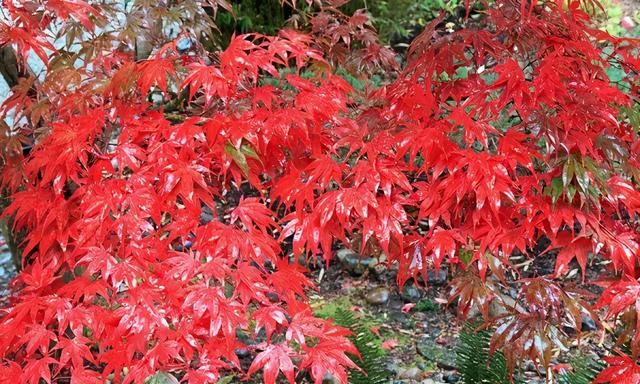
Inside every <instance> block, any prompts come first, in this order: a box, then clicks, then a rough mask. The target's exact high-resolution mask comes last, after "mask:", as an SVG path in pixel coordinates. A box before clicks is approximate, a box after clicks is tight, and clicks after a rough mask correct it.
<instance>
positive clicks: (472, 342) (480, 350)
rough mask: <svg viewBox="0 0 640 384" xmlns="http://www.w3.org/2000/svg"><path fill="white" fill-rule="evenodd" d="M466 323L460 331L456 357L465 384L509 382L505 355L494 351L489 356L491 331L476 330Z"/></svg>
mask: <svg viewBox="0 0 640 384" xmlns="http://www.w3.org/2000/svg"><path fill="white" fill-rule="evenodd" d="M474 328H475V327H474V326H473V325H471V324H466V325H465V326H464V328H463V329H462V332H460V340H459V343H458V348H457V350H456V354H457V356H456V359H457V363H458V369H459V372H460V377H461V378H462V382H463V383H465V384H481V383H487V384H509V383H511V380H510V379H509V369H508V367H507V362H506V360H505V358H504V355H503V354H502V353H501V352H494V353H493V355H491V358H489V341H490V339H491V331H489V330H483V331H475V330H474Z"/></svg>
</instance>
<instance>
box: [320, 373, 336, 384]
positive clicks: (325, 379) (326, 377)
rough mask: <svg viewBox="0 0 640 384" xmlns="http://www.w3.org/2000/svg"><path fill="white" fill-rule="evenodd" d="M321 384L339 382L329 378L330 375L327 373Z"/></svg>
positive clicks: (331, 377)
mask: <svg viewBox="0 0 640 384" xmlns="http://www.w3.org/2000/svg"><path fill="white" fill-rule="evenodd" d="M322 384H340V381H338V379H336V378H335V377H333V376H331V374H330V373H327V374H326V375H325V376H324V379H323V380H322Z"/></svg>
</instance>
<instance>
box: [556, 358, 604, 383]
mask: <svg viewBox="0 0 640 384" xmlns="http://www.w3.org/2000/svg"><path fill="white" fill-rule="evenodd" d="M570 363H571V367H572V370H571V371H569V372H567V373H563V374H561V375H560V377H559V378H558V383H559V384H590V383H592V382H593V381H594V380H595V378H596V376H598V373H600V371H602V370H603V369H604V365H603V364H602V363H601V362H598V361H595V360H593V359H591V358H580V357H577V358H575V359H573V360H571V362H570Z"/></svg>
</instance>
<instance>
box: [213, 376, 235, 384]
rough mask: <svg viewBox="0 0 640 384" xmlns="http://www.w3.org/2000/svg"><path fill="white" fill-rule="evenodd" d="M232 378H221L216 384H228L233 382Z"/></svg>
mask: <svg viewBox="0 0 640 384" xmlns="http://www.w3.org/2000/svg"><path fill="white" fill-rule="evenodd" d="M233 378H234V376H225V377H221V378H220V380H218V383H217V384H229V383H230V382H232V381H233Z"/></svg>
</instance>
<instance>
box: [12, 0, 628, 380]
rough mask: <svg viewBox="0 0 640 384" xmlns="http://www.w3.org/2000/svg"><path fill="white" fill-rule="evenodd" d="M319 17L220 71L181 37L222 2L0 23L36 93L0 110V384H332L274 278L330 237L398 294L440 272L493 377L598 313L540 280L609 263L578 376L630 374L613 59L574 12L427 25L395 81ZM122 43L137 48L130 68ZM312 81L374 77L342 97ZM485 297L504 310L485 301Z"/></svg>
mask: <svg viewBox="0 0 640 384" xmlns="http://www.w3.org/2000/svg"><path fill="white" fill-rule="evenodd" d="M341 3H343V1H324V2H320V1H308V4H309V6H312V5H313V6H316V8H317V10H318V13H317V14H316V15H315V16H313V17H312V18H311V20H310V23H309V27H308V28H307V29H306V32H301V31H295V30H292V29H284V30H282V31H281V32H280V33H279V34H278V35H277V36H265V35H260V34H248V35H240V36H234V37H233V38H232V39H231V41H230V43H229V45H228V47H226V48H225V49H224V50H221V51H210V50H208V49H205V46H204V44H203V40H205V41H206V40H207V38H208V36H209V34H210V31H211V30H212V24H211V23H212V17H211V16H212V14H215V12H218V11H220V12H222V11H224V10H229V9H230V7H229V4H228V3H227V2H226V1H224V0H210V1H209V2H206V3H201V2H199V1H195V0H185V1H182V2H179V3H178V4H175V5H173V6H170V5H166V6H162V5H159V6H155V7H152V6H150V5H148V4H146V3H145V2H134V6H133V7H132V8H130V9H129V8H125V9H123V8H119V6H118V5H117V4H115V5H114V4H103V3H100V4H89V3H85V2H83V1H81V0H55V1H54V0H22V1H15V2H6V3H3V5H4V6H5V8H4V11H5V12H6V13H7V15H8V17H7V18H6V20H4V19H3V20H0V43H2V44H11V45H13V46H14V47H15V50H16V52H17V56H18V57H19V60H20V62H21V64H22V65H26V61H27V57H28V55H29V54H31V55H35V56H37V57H39V58H40V59H41V60H42V61H43V62H44V63H45V64H46V68H47V73H46V75H45V76H44V77H43V78H40V77H37V76H31V77H27V78H22V79H20V81H19V83H18V84H17V85H16V86H14V87H13V89H12V92H13V93H12V95H11V97H10V98H9V99H8V100H7V101H6V102H5V103H4V105H3V107H2V113H3V116H4V117H7V116H9V115H10V116H12V121H13V124H11V125H6V126H4V127H3V128H4V132H3V135H2V137H1V138H0V140H1V141H2V142H1V143H0V144H1V148H2V151H3V152H2V159H3V169H2V172H3V178H2V180H3V186H4V188H6V189H7V190H9V191H11V193H12V195H11V198H12V203H11V205H10V206H9V207H8V208H7V209H6V210H5V212H4V215H6V216H11V217H12V218H13V220H14V221H15V223H16V228H26V229H27V233H28V234H27V237H26V240H25V242H24V245H23V260H22V264H23V267H24V270H23V271H22V272H21V273H20V274H19V275H18V277H17V278H16V279H15V281H14V283H13V284H14V287H15V290H16V295H15V296H14V297H12V298H11V302H10V304H9V306H8V307H6V308H3V309H2V314H1V315H0V316H1V318H0V356H1V357H2V365H0V378H2V379H5V378H6V380H8V381H7V382H10V381H15V380H16V379H18V380H20V382H25V383H38V382H40V381H41V380H44V381H45V382H47V383H50V382H55V381H57V380H69V381H70V382H71V383H99V382H104V381H105V380H106V379H109V380H111V381H112V382H122V383H133V382H136V383H137V382H143V381H144V380H145V379H146V378H148V377H150V376H152V375H154V374H155V373H156V372H167V373H172V374H175V375H176V376H177V377H180V378H181V379H182V380H184V381H186V382H189V383H215V382H217V381H218V380H219V378H220V377H221V376H222V375H223V374H224V372H227V371H236V372H241V371H242V369H241V366H240V361H239V359H238V357H237V355H236V350H238V349H240V348H248V349H250V350H251V351H253V352H255V357H254V359H253V362H252V364H251V365H250V367H249V369H248V371H247V372H246V374H247V375H253V374H255V373H256V372H258V371H262V373H263V379H264V381H265V382H266V383H267V384H270V383H274V382H276V379H277V378H278V377H282V378H284V379H286V380H288V381H289V382H293V381H294V380H295V375H296V374H298V375H300V374H303V373H302V372H304V371H308V372H309V374H310V375H311V377H312V379H313V381H315V382H316V383H319V382H321V381H322V380H323V378H324V377H325V375H326V374H331V375H333V376H334V377H335V378H336V379H338V380H339V381H341V382H346V380H347V379H346V378H347V371H346V370H347V369H349V368H355V367H356V365H355V364H354V362H353V361H351V360H350V359H349V358H348V357H347V353H348V354H354V355H357V351H356V349H355V347H354V346H353V345H352V344H351V342H350V341H349V340H348V339H347V336H348V335H349V332H348V331H346V330H345V329H343V328H340V327H338V326H335V325H334V324H332V323H331V322H330V321H325V320H321V319H318V318H316V317H314V316H313V314H312V312H311V310H310V307H309V305H308V304H307V301H306V290H307V289H310V288H313V286H314V284H313V283H312V281H310V280H309V278H308V277H307V276H306V275H305V274H304V270H303V268H302V267H301V266H300V265H298V263H296V262H292V261H290V258H289V255H290V254H293V255H294V256H295V257H294V259H297V256H299V255H301V254H306V255H309V256H316V257H320V256H322V258H323V260H324V262H326V263H329V262H330V260H331V257H332V249H333V246H334V244H335V243H336V242H342V243H344V244H351V243H352V242H353V243H354V244H355V243H358V244H359V245H358V248H359V250H360V251H363V252H364V250H366V249H369V248H370V247H377V248H379V249H380V250H381V251H382V252H384V253H385V254H386V255H387V261H388V263H389V265H392V264H397V266H398V274H397V276H398V283H399V284H400V285H403V284H405V283H406V282H407V281H408V280H409V279H414V280H415V281H419V280H420V278H421V277H422V279H423V280H424V281H426V280H427V279H426V274H427V272H428V271H429V270H431V269H438V268H440V267H441V266H442V265H443V264H445V263H446V264H447V265H448V266H449V267H450V268H451V269H452V270H455V271H456V276H455V279H454V280H453V282H452V287H453V290H452V297H451V299H452V301H454V300H457V301H458V308H459V310H460V312H461V314H462V315H464V314H465V313H466V312H467V311H468V310H469V309H470V308H471V307H472V306H477V307H479V309H480V312H481V313H482V315H483V316H484V317H485V320H487V321H488V322H490V323H491V324H495V325H497V331H496V333H495V335H494V337H493V339H492V349H501V350H503V352H504V353H505V357H507V359H508V360H509V362H510V364H511V365H513V364H514V363H515V362H516V361H517V360H518V359H519V358H521V357H529V358H532V359H533V360H534V361H537V362H539V363H540V364H543V365H545V366H548V365H549V364H551V358H550V356H551V351H552V349H553V348H554V347H556V346H559V345H561V344H563V343H564V340H563V339H564V338H566V337H568V335H566V334H565V333H564V332H563V330H562V325H563V324H564V323H569V324H572V325H573V326H574V327H576V328H578V329H579V328H580V322H581V316H582V315H583V314H588V315H589V316H592V317H594V318H596V317H597V316H598V313H597V312H595V311H594V310H593V308H592V307H591V306H590V305H589V304H588V302H586V301H585V300H584V299H583V298H584V295H582V293H581V291H579V290H577V289H570V288H568V287H567V286H565V284H562V281H561V280H562V279H561V278H562V277H563V276H565V275H567V273H568V272H569V271H570V269H572V267H571V263H573V262H574V260H575V262H576V263H577V265H578V267H579V270H580V272H581V274H582V279H583V280H585V279H586V277H587V275H586V271H587V270H588V269H590V268H591V265H592V263H593V260H594V259H605V260H609V261H610V262H611V263H610V267H611V272H612V276H613V277H614V278H615V279H614V280H613V283H611V284H610V285H608V286H607V287H606V289H605V293H604V294H603V295H602V297H601V299H600V300H599V302H598V303H597V306H599V307H606V309H607V311H606V313H605V318H606V319H610V318H613V317H615V316H618V315H621V314H622V315H624V316H623V320H625V321H624V324H626V325H627V331H626V332H624V333H623V338H622V339H621V342H624V341H626V340H630V341H631V345H632V353H631V356H626V355H624V354H621V355H620V356H617V357H612V358H610V359H609V363H610V364H611V367H609V368H607V370H605V371H604V372H603V373H602V374H601V376H600V379H599V380H601V381H603V382H606V381H611V382H616V380H620V378H621V377H623V376H625V375H627V373H628V372H633V374H636V373H637V372H638V371H640V368H639V367H638V366H636V359H635V358H636V355H637V352H638V346H639V345H640V344H639V343H640V336H638V333H637V329H638V327H637V324H638V320H637V319H638V318H639V315H638V314H637V300H638V278H639V277H640V275H639V273H640V271H639V268H638V257H637V256H638V253H639V252H640V245H639V242H640V234H639V233H638V227H637V225H638V217H639V215H640V192H639V191H638V181H639V177H640V172H639V171H638V170H639V167H640V163H639V162H638V161H639V159H638V156H639V154H640V144H639V143H640V141H639V140H638V137H637V135H638V133H639V132H638V130H639V129H640V127H639V126H638V118H637V114H636V115H634V113H637V112H634V108H637V107H638V89H639V85H640V83H639V81H640V79H639V77H638V73H639V72H640V60H639V59H638V49H640V45H639V44H638V42H637V41H635V40H632V39H622V38H614V37H612V36H610V35H608V34H607V33H605V32H602V31H600V30H598V29H596V28H594V27H592V26H591V24H590V21H589V17H588V15H587V13H586V12H585V11H584V10H583V9H582V8H583V7H584V6H592V7H593V6H597V4H596V3H591V2H587V3H582V4H581V3H580V2H578V1H573V0H571V1H566V2H563V1H557V2H554V1H538V2H536V1H533V2H524V1H522V2H521V1H517V0H498V1H496V2H495V4H485V10H484V11H483V13H484V14H485V16H484V17H482V18H480V19H479V20H475V21H474V20H467V22H466V23H465V25H464V28H460V29H459V30H457V31H454V32H451V31H448V30H447V29H445V28H444V27H443V26H442V25H440V20H439V19H438V20H435V21H434V22H433V23H432V24H430V26H428V27H427V28H426V29H425V31H424V32H423V33H422V34H421V35H420V36H419V37H418V38H417V39H416V40H415V41H414V43H413V44H412V46H411V48H410V49H409V50H408V52H407V58H406V59H407V60H406V61H407V62H406V65H405V66H404V68H402V69H398V68H397V63H396V60H395V56H394V55H393V53H392V52H391V51H389V50H388V49H386V48H384V47H382V46H381V45H380V44H379V42H378V41H377V39H376V36H375V31H373V29H372V27H371V25H370V23H369V21H368V18H367V16H366V14H365V13H363V12H356V13H355V14H353V15H351V16H347V15H344V14H342V13H341V12H340V11H339V10H338V8H337V5H340V4H341ZM291 5H292V6H293V5H295V4H291ZM581 6H582V7H581ZM147 16H148V17H150V18H151V19H152V18H153V17H156V18H157V19H158V20H170V21H172V22H174V23H175V24H176V25H179V26H180V28H178V29H179V31H177V33H174V34H173V35H171V36H163V32H162V31H160V32H158V29H157V28H147V25H146V24H145V23H144V22H142V20H144V18H145V17H147ZM117 20H119V21H118V22H116V21H117ZM122 20H124V22H122ZM160 30H162V28H160ZM141 35H142V36H144V37H145V39H146V40H148V41H154V42H156V43H157V44H156V47H155V49H154V50H152V52H151V53H150V56H148V57H145V58H140V57H137V56H138V55H137V52H136V50H135V47H136V44H139V43H140V36H141ZM611 66H616V67H621V68H623V69H624V71H625V74H626V77H625V82H624V83H622V84H614V83H612V82H611V81H610V80H609V78H608V77H607V73H606V70H607V68H610V67H611ZM338 69H345V70H347V71H350V72H352V73H355V74H358V75H359V76H360V77H361V78H364V79H366V76H367V75H368V74H371V73H373V72H374V71H377V70H380V69H382V70H386V71H387V74H388V75H387V77H388V80H389V81H388V83H387V84H385V85H384V86H380V87H374V86H366V87H364V89H362V90H357V89H354V87H352V86H351V85H350V84H349V83H348V82H347V81H346V80H345V79H344V78H343V77H341V76H339V75H338V74H337V70H338ZM25 143H28V144H29V145H32V146H33V148H32V149H31V150H30V151H29V153H25V151H24V150H23V146H24V145H25ZM354 240H357V241H354ZM541 243H546V244H548V245H547V246H546V247H544V248H545V252H544V253H542V254H540V255H535V257H538V258H547V257H552V256H553V255H555V271H554V273H552V274H550V275H549V276H534V277H531V278H526V279H524V278H522V279H516V280H515V281H514V279H513V278H512V276H513V275H515V276H516V277H517V276H519V275H520V273H521V272H520V271H519V269H518V268H517V266H515V265H513V262H512V260H511V256H513V255H516V254H530V253H532V252H530V251H531V250H534V249H536V247H538V246H539V245H540V244H541ZM509 285H515V286H516V287H517V289H518V290H519V295H518V297H517V300H518V305H509V304H508V303H507V301H506V300H502V299H501V297H502V296H501V292H502V291H503V290H504V288H505V287H507V286H509ZM492 301H493V302H497V303H498V304H501V305H503V306H504V307H505V310H506V315H503V316H500V317H498V318H493V317H492V316H491V313H490V311H489V305H490V303H491V302H492ZM533 340H537V341H539V342H535V343H533V342H532V341H533ZM2 379H0V380H2Z"/></svg>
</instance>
